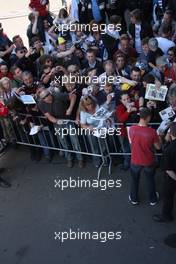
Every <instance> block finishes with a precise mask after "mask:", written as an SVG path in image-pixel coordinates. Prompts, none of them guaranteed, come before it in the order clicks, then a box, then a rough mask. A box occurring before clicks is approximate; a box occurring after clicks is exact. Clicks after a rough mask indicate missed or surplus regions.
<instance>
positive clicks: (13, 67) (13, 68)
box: [10, 65, 21, 75]
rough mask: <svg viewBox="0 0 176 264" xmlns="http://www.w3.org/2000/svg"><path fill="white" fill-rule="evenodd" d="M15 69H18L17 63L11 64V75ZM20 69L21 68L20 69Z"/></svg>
mask: <svg viewBox="0 0 176 264" xmlns="http://www.w3.org/2000/svg"><path fill="white" fill-rule="evenodd" d="M16 69H20V67H18V66H17V65H13V66H12V67H11V69H10V71H11V72H12V73H13V75H14V74H15V71H16ZM20 70H21V69H20Z"/></svg>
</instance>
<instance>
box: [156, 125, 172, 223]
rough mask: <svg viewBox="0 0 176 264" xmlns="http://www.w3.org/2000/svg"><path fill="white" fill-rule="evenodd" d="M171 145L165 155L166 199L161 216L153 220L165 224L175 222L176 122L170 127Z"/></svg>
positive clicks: (164, 198)
mask: <svg viewBox="0 0 176 264" xmlns="http://www.w3.org/2000/svg"><path fill="white" fill-rule="evenodd" d="M169 133H170V136H171V140H172V141H171V143H170V144H169V146H168V147H167V148H166V149H165V151H164V154H163V169H164V172H165V182H164V186H163V187H164V197H163V207H162V213H161V215H154V216H153V220H154V221H157V222H160V223H162V222H163V223H164V222H170V221H172V220H173V215H172V213H173V207H174V196H175V193H176V122H173V123H172V124H171V125H170V132H169Z"/></svg>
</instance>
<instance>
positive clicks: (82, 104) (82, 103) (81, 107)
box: [79, 95, 97, 112]
mask: <svg viewBox="0 0 176 264" xmlns="http://www.w3.org/2000/svg"><path fill="white" fill-rule="evenodd" d="M90 103H91V104H93V106H94V107H96V105H97V101H96V99H95V98H94V97H93V96H91V95H86V96H84V97H83V98H82V99H81V101H80V104H79V110H80V111H83V112H87V109H86V106H87V105H89V104H90Z"/></svg>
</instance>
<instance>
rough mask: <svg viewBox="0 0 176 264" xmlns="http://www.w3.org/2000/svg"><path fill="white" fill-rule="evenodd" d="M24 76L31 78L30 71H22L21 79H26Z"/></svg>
mask: <svg viewBox="0 0 176 264" xmlns="http://www.w3.org/2000/svg"><path fill="white" fill-rule="evenodd" d="M26 76H31V77H33V75H32V73H31V72H30V71H24V72H23V74H22V77H23V78H24V77H26Z"/></svg>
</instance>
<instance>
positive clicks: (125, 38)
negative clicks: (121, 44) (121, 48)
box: [120, 34, 130, 41]
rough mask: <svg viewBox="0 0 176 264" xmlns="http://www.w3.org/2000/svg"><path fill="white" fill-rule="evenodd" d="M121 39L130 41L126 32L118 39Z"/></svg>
mask: <svg viewBox="0 0 176 264" xmlns="http://www.w3.org/2000/svg"><path fill="white" fill-rule="evenodd" d="M122 40H128V41H130V38H129V36H128V35H127V34H122V35H121V37H120V41H122Z"/></svg>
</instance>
